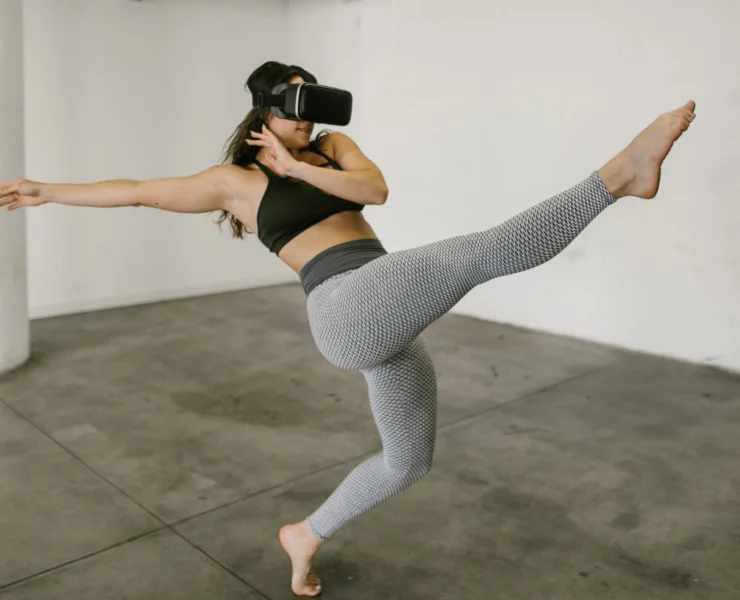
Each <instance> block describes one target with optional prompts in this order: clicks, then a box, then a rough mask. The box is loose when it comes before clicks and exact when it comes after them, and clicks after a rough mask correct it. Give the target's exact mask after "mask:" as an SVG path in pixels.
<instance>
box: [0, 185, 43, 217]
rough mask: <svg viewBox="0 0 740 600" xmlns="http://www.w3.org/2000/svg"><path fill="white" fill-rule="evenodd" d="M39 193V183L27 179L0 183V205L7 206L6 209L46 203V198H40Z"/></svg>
mask: <svg viewBox="0 0 740 600" xmlns="http://www.w3.org/2000/svg"><path fill="white" fill-rule="evenodd" d="M40 195H41V184H40V183H38V182H36V181H29V180H28V179H16V180H15V181H11V182H9V183H5V184H3V185H0V207H3V206H7V207H8V210H17V209H19V208H21V207H24V206H26V207H31V206H41V205H42V204H46V200H42V199H41V198H40Z"/></svg>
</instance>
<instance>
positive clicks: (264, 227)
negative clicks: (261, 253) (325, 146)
mask: <svg viewBox="0 0 740 600" xmlns="http://www.w3.org/2000/svg"><path fill="white" fill-rule="evenodd" d="M312 151H313V152H316V153H317V154H319V155H321V156H323V157H324V158H325V159H326V160H327V162H326V163H325V164H323V165H321V166H322V167H325V166H328V165H331V166H332V167H333V168H335V169H341V167H340V166H339V164H338V163H337V162H336V161H335V160H333V159H332V158H330V157H329V156H327V155H326V154H324V153H323V152H320V151H319V150H312ZM254 162H255V163H256V164H257V166H258V167H259V168H260V169H261V170H262V172H263V173H264V174H265V175H267V188H266V189H265V194H264V196H263V197H262V200H261V201H260V205H259V207H258V208H257V233H258V237H259V239H260V241H261V242H262V243H263V244H264V245H265V246H267V248H268V249H269V250H270V252H274V253H275V254H278V253H279V252H280V250H281V249H282V248H283V246H285V244H287V243H288V242H289V241H290V240H292V239H293V238H294V237H296V236H297V235H298V234H299V233H301V232H302V231H305V230H306V229H308V228H309V227H311V226H312V225H315V224H316V223H318V222H319V221H323V220H324V219H326V218H327V217H330V216H331V215H333V214H336V213H339V212H344V211H348V210H355V211H362V209H363V208H365V205H364V204H358V203H357V202H351V201H349V200H345V199H344V198H339V197H337V196H334V195H332V194H327V193H326V192H324V191H323V190H320V189H319V188H317V187H315V186H313V185H311V184H308V183H306V182H305V181H294V180H292V179H287V178H285V177H280V176H279V175H278V174H277V173H275V172H273V171H271V170H270V169H268V168H267V167H266V166H265V165H263V164H262V163H260V162H259V161H257V160H256V159H255V161H254Z"/></svg>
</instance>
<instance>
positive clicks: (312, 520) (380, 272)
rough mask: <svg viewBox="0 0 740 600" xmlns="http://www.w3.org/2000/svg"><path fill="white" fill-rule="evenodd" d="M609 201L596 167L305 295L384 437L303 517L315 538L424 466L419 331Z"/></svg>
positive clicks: (430, 426) (428, 443)
mask: <svg viewBox="0 0 740 600" xmlns="http://www.w3.org/2000/svg"><path fill="white" fill-rule="evenodd" d="M614 202H615V198H614V197H613V196H612V195H611V194H610V193H609V192H608V190H607V189H606V187H605V186H604V184H603V182H602V181H601V179H600V178H599V177H598V175H597V173H596V172H594V173H592V174H591V175H590V176H589V177H588V178H586V179H585V180H583V181H581V182H580V183H579V184H577V185H575V186H573V187H572V188H570V189H568V190H566V191H564V192H562V193H560V194H558V195H556V196H553V197H552V198H549V199H547V200H545V201H543V202H540V203H539V204H536V205H534V206H532V207H531V208H529V209H527V210H525V211H524V212H522V213H520V214H518V215H516V216H514V217H512V218H510V219H509V220H507V221H505V222H503V223H501V224H500V225H497V226H495V227H492V228H490V229H485V230H483V231H477V232H474V233H469V234H465V235H459V236H456V237H452V238H448V239H444V240H441V241H437V242H434V243H431V244H427V245H425V246H421V247H418V248H412V249H409V250H401V251H397V252H391V253H389V254H386V255H383V256H380V257H378V258H376V259H374V260H372V261H371V262H369V263H367V264H365V265H363V266H361V267H359V268H357V269H354V270H351V271H346V272H344V273H339V274H337V275H334V276H332V277H330V278H328V279H327V280H326V281H324V282H323V283H322V284H320V285H319V286H318V287H316V288H315V289H314V290H313V291H312V292H311V293H310V294H309V296H308V298H307V310H308V319H309V325H310V328H311V333H312V335H313V338H314V340H315V342H316V345H317V347H318V349H319V351H320V352H321V353H322V354H323V356H324V357H325V358H326V359H327V360H328V361H329V362H331V363H332V364H333V365H335V366H337V367H339V368H342V369H351V370H358V371H361V372H362V373H363V375H364V377H365V380H366V382H367V386H368V393H369V398H370V406H371V409H372V412H373V416H374V418H375V422H376V424H377V427H378V430H379V432H380V437H381V441H382V444H383V449H382V451H381V452H379V453H378V454H376V455H374V456H372V457H370V458H368V459H367V460H365V461H364V462H362V463H361V464H360V465H358V466H357V467H355V468H354V469H353V470H352V471H351V472H350V473H349V474H348V475H347V477H346V478H345V479H344V481H342V482H341V484H340V485H339V487H338V488H337V489H336V490H335V491H334V492H333V493H332V494H331V495H330V496H329V498H328V499H327V500H326V501H325V502H324V503H323V504H322V505H321V506H319V507H318V508H317V509H316V511H315V512H314V513H313V514H311V515H310V516H309V517H308V518H307V519H306V520H307V523H308V525H309V527H310V528H311V531H313V533H314V535H315V536H316V537H317V538H318V539H320V540H323V541H326V540H328V539H329V538H330V537H331V535H332V534H334V533H335V532H336V531H338V530H339V529H341V528H342V527H343V526H345V525H346V524H347V523H349V522H350V521H352V520H353V519H356V518H357V517H358V516H360V515H361V514H364V513H366V512H367V511H369V510H370V509H372V508H373V507H375V506H377V505H378V504H380V503H381V502H384V501H385V500H387V499H388V498H390V497H391V496H393V495H394V494H397V493H399V492H401V491H402V490H404V489H406V488H408V487H409V486H410V485H412V484H413V483H415V482H416V481H418V480H419V479H421V478H422V477H424V476H425V475H426V474H427V473H428V472H429V470H430V468H431V466H432V458H433V455H434V448H435V439H436V425H437V422H436V418H437V380H436V375H435V369H434V365H433V363H432V359H431V357H430V355H429V352H428V350H427V348H426V346H425V343H424V341H423V338H422V337H421V336H420V334H421V333H422V331H424V329H425V328H426V327H427V326H429V325H430V324H431V323H432V322H434V321H435V320H436V319H438V318H439V317H441V316H442V315H444V314H445V313H446V312H448V311H449V310H450V309H451V308H452V307H453V306H454V305H455V304H457V303H458V302H459V301H460V300H461V299H462V298H463V296H465V294H467V293H468V292H469V291H470V290H472V289H473V288H474V287H476V286H478V285H480V284H482V283H485V282H487V281H490V280H492V279H495V278H497V277H502V276H504V275H509V274H512V273H517V272H520V271H524V270H527V269H531V268H533V267H536V266H538V265H541V264H543V263H544V262H546V261H548V260H550V259H551V258H553V257H554V256H556V255H557V254H559V253H560V252H561V251H562V250H564V249H565V247H566V246H567V245H568V244H570V243H571V242H572V241H573V240H574V239H575V238H576V237H577V236H578V234H579V233H580V232H581V231H583V230H584V229H585V228H586V226H587V225H588V224H589V223H591V221H593V219H595V218H596V217H597V216H598V215H599V214H600V213H601V212H602V211H603V210H604V209H606V208H607V207H608V206H609V205H611V204H613V203H614Z"/></svg>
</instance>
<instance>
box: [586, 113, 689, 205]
mask: <svg viewBox="0 0 740 600" xmlns="http://www.w3.org/2000/svg"><path fill="white" fill-rule="evenodd" d="M695 108H696V103H695V102H694V101H693V100H692V101H689V102H687V103H686V104H685V105H683V106H682V107H681V108H677V109H676V110H674V111H672V112H669V113H665V114H663V115H660V116H659V117H658V118H657V119H656V120H655V121H653V122H652V123H651V124H650V125H649V126H648V127H647V128H646V129H644V130H643V131H641V132H640V133H639V134H638V135H637V137H636V138H635V139H634V140H632V143H630V145H629V146H627V147H626V148H625V149H624V150H622V152H620V153H619V154H618V155H617V156H615V157H614V158H613V159H612V160H610V161H609V162H608V163H607V164H606V165H605V166H604V167H603V168H602V169H601V170H599V173H598V174H599V177H601V180H602V181H603V182H604V185H605V186H606V188H607V189H608V190H609V192H610V193H611V194H612V196H614V197H615V198H622V197H624V196H635V197H637V198H645V199H648V200H649V199H651V198H655V196H656V194H657V193H658V187H659V186H660V167H661V165H662V164H663V161H664V160H665V158H666V156H668V153H669V152H670V150H671V148H672V147H673V144H674V143H675V141H676V140H677V139H678V138H679V137H681V134H682V133H683V132H684V131H686V130H687V129H688V128H689V125H690V124H691V122H692V121H693V120H694V117H695V116H696V115H695V114H694V109H695Z"/></svg>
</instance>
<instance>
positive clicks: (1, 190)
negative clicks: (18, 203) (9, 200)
mask: <svg viewBox="0 0 740 600" xmlns="http://www.w3.org/2000/svg"><path fill="white" fill-rule="evenodd" d="M17 190H18V183H17V182H15V181H11V182H10V183H6V184H4V185H0V198H2V197H3V196H8V195H10V194H14V193H15V192H16V191H17Z"/></svg>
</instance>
